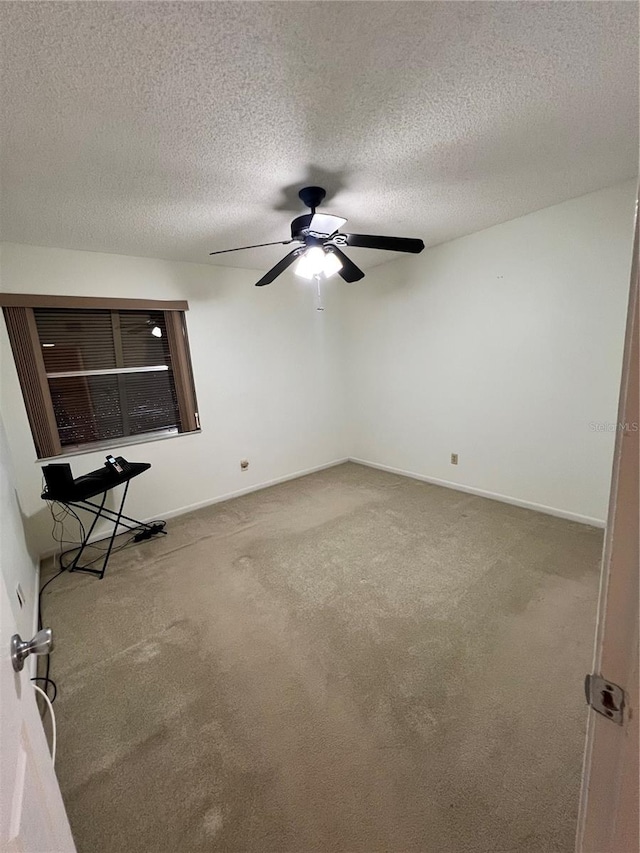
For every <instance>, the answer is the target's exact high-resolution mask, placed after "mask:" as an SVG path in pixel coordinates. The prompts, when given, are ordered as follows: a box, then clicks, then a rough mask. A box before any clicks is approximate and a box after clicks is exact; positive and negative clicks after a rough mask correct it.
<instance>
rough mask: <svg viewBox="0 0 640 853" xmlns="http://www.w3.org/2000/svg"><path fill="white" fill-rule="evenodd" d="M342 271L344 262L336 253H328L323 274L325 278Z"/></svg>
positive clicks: (325, 257)
mask: <svg viewBox="0 0 640 853" xmlns="http://www.w3.org/2000/svg"><path fill="white" fill-rule="evenodd" d="M341 269H342V261H341V260H340V258H339V257H338V256H337V255H336V254H335V253H334V252H326V253H325V256H324V267H323V269H322V272H323V273H324V277H325V278H329V277H330V276H332V275H335V274H336V273H337V272H339V270H341Z"/></svg>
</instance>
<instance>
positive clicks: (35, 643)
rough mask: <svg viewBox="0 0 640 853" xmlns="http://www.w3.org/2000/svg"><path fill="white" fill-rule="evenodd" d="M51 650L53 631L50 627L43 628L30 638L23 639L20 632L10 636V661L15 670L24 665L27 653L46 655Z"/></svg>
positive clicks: (17, 670)
mask: <svg viewBox="0 0 640 853" xmlns="http://www.w3.org/2000/svg"><path fill="white" fill-rule="evenodd" d="M51 651H53V632H52V630H51V628H43V629H42V630H41V631H38V633H37V634H36V635H35V637H34V638H33V639H32V640H29V642H27V641H26V640H23V639H22V637H21V636H20V634H14V635H13V637H12V638H11V663H12V664H13V668H14V669H15V671H16V672H20V670H21V669H22V668H23V666H24V662H25V660H26V659H27V658H28V657H29V655H48V654H49V652H51Z"/></svg>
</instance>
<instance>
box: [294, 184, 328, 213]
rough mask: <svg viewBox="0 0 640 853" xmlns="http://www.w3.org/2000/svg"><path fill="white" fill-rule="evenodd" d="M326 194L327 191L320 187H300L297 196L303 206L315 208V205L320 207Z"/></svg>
mask: <svg viewBox="0 0 640 853" xmlns="http://www.w3.org/2000/svg"><path fill="white" fill-rule="evenodd" d="M326 194H327V191H326V190H325V189H323V188H322V187H302V189H301V190H300V192H299V193H298V198H300V199H301V200H302V203H303V204H304V205H305V207H310V208H311V210H315V209H316V207H320V205H321V204H322V200H323V198H324V197H325V196H326Z"/></svg>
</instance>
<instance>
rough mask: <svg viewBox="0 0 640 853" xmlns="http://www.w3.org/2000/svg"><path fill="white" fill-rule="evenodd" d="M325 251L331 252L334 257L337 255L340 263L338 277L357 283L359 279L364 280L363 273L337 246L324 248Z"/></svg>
mask: <svg viewBox="0 0 640 853" xmlns="http://www.w3.org/2000/svg"><path fill="white" fill-rule="evenodd" d="M326 249H327V251H329V252H333V253H334V255H337V256H338V257H339V258H340V260H341V261H342V269H339V270H338V275H339V276H341V277H342V278H343V279H344V280H345V281H348V282H352V281H359V280H360V279H361V278H364V273H363V272H362V270H361V269H360V267H358V266H356V265H355V264H354V263H353V261H352V260H351V258H348V257H347V256H346V255H345V253H344V252H341V251H340V249H339V248H338V247H337V246H331V245H329V246H326Z"/></svg>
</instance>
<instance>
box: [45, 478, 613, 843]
mask: <svg viewBox="0 0 640 853" xmlns="http://www.w3.org/2000/svg"><path fill="white" fill-rule="evenodd" d="M134 485H135V484H134ZM168 530H169V531H170V532H169V535H168V536H166V537H163V538H160V539H156V540H152V541H150V542H145V543H142V544H140V545H133V546H131V547H130V548H128V549H127V550H124V551H122V552H121V553H120V554H118V555H116V556H115V557H114V558H113V561H112V563H111V565H110V568H109V572H108V574H107V576H106V577H105V579H104V580H103V581H99V580H96V579H94V578H92V577H89V576H87V575H81V574H72V575H63V576H61V577H60V578H58V579H57V580H56V581H55V582H54V583H52V584H51V586H50V587H49V588H48V590H47V593H46V594H45V596H44V604H43V606H44V614H45V623H46V624H47V625H51V626H52V627H53V629H54V632H55V636H56V641H57V647H56V650H55V652H54V654H53V658H52V673H53V676H54V678H55V679H56V680H57V682H58V686H59V691H60V693H59V698H58V700H57V701H56V704H55V709H56V712H57V718H58V729H59V742H58V743H59V745H58V762H57V767H58V773H59V778H60V783H61V786H62V790H63V795H64V798H65V801H66V804H67V808H68V811H69V816H70V820H71V825H72V828H73V832H74V835H75V838H76V842H77V845H78V849H79V851H80V853H200V852H201V851H211V853H215V851H220V852H221V853H222V851H224V853H417V852H418V851H420V853H467V851H468V853H471V851H473V853H534V851H535V853H542V851H545V853H546V851H562V853H570V851H572V850H573V834H574V827H575V821H576V814H577V799H578V791H579V780H580V772H581V760H582V748H583V737H584V727H585V720H586V708H585V705H584V698H583V692H582V690H583V688H582V681H583V677H584V675H585V673H586V672H587V671H588V669H589V667H590V663H591V648H592V640H593V633H594V623H595V605H596V593H597V577H598V567H599V560H600V550H601V544H602V532H601V531H600V530H596V529H594V528H590V527H585V526H582V525H579V524H575V523H571V522H567V521H563V520H560V519H557V518H552V517H549V516H544V515H540V514H538V513H535V512H531V511H529V510H524V509H520V508H516V507H512V506H508V505H506V504H501V503H497V502H494V501H490V500H486V499H483V498H478V497H474V496H470V495H465V494H463V493H461V492H454V491H450V490H447V489H444V488H439V487H436V486H431V485H427V484H424V483H419V482H416V481H412V480H408V479H404V478H402V477H398V476H395V475H391V474H386V473H382V472H379V471H374V470H371V469H367V468H364V467H361V466H358V465H354V464H347V465H342V466H340V467H337V468H333V469H330V470H327V471H323V472H321V473H318V474H314V475H311V476H309V477H305V478H302V479H300V480H296V481H292V482H289V483H285V484H283V485H280V486H276V487H273V488H270V489H268V490H265V491H261V492H257V493H254V494H252V495H248V496H245V497H242V498H239V499H236V500H234V501H230V502H228V503H225V504H218V505H216V506H212V507H210V508H207V509H205V510H201V511H199V512H195V513H192V514H190V515H187V516H183V517H182V518H180V519H173V520H172V521H171V522H170V523H169V527H168ZM45 577H46V575H45Z"/></svg>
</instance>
